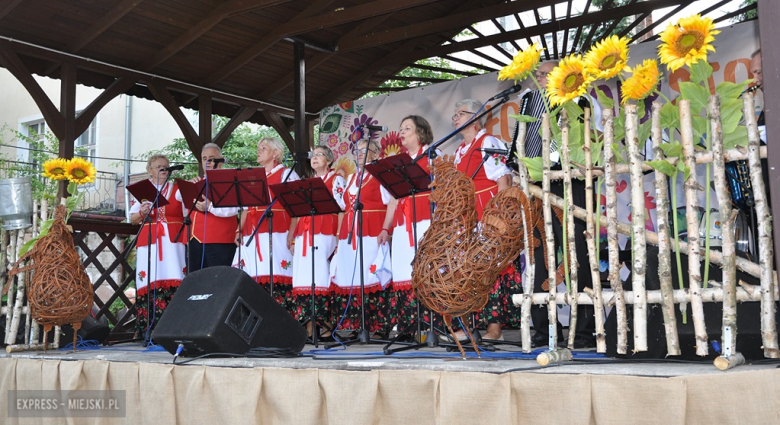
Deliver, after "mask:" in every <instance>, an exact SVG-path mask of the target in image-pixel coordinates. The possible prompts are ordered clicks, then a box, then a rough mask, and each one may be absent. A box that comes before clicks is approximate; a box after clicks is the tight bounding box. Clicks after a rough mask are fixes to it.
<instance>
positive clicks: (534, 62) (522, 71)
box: [498, 43, 542, 81]
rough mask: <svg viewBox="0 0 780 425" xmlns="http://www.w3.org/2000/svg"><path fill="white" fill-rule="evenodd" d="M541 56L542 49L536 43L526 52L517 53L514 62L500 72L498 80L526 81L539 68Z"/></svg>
mask: <svg viewBox="0 0 780 425" xmlns="http://www.w3.org/2000/svg"><path fill="white" fill-rule="evenodd" d="M541 54H542V48H541V47H539V45H538V44H536V43H534V44H532V45H530V46H528V47H527V48H526V49H525V50H521V51H519V52H517V54H516V55H515V57H514V59H512V62H511V63H510V64H509V65H507V66H505V67H503V68H502V69H501V71H499V72H498V79H499V80H510V79H512V80H515V81H521V80H525V79H526V78H528V76H530V75H531V74H532V73H533V72H534V71H535V70H536V68H537V67H539V58H540V56H541Z"/></svg>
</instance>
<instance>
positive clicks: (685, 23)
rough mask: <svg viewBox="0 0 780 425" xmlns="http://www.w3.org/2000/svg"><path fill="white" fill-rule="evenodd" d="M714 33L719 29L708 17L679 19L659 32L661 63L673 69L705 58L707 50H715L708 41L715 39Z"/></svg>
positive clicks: (698, 16) (694, 16)
mask: <svg viewBox="0 0 780 425" xmlns="http://www.w3.org/2000/svg"><path fill="white" fill-rule="evenodd" d="M716 34H720V31H718V30H716V29H715V24H714V23H713V22H712V19H710V18H702V17H701V15H693V16H689V17H687V18H682V19H680V20H679V21H677V23H676V24H673V25H669V26H668V27H666V29H665V30H664V32H663V33H661V45H660V46H658V55H659V57H660V58H661V63H663V64H666V66H667V67H668V68H669V70H671V71H675V70H677V69H678V68H680V67H682V66H683V65H688V66H690V65H691V64H693V63H695V62H697V61H698V60H699V59H703V60H707V51H708V50H709V51H713V52H714V51H715V48H714V47H713V46H712V44H710V43H712V42H713V41H715V35H716Z"/></svg>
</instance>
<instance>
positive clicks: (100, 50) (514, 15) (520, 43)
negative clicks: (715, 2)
mask: <svg viewBox="0 0 780 425" xmlns="http://www.w3.org/2000/svg"><path fill="white" fill-rule="evenodd" d="M692 2H693V0H648V1H636V0H632V1H630V2H629V3H628V4H626V5H625V6H618V7H615V2H614V1H611V0H608V1H607V3H606V5H605V6H604V7H603V8H602V10H597V9H596V8H595V7H593V6H592V4H591V0H587V1H585V7H584V9H583V10H582V11H579V12H578V11H577V7H576V5H574V3H575V2H574V0H568V1H556V0H524V1H505V0H438V1H436V0H390V1H388V0H375V1H367V0H316V1H301V0H295V1H292V0H229V1H220V0H57V1H51V0H24V1H22V0H4V1H3V2H2V3H0V37H1V38H0V48H1V49H2V50H3V52H4V54H3V55H2V57H0V65H3V66H5V67H7V68H8V67H10V68H13V67H18V66H22V67H23V68H26V69H27V70H29V71H30V72H32V73H34V74H37V75H43V76H49V77H52V78H60V77H61V76H62V72H63V71H62V70H63V64H64V63H70V64H72V65H74V66H75V68H76V69H77V72H76V76H75V78H76V82H77V83H78V84H83V85H87V86H93V87H98V88H103V89H105V88H109V87H111V86H112V84H113V85H117V84H116V83H117V81H118V80H117V79H118V78H121V77H124V80H123V81H122V82H123V84H118V87H114V91H116V92H121V93H128V94H131V95H135V96H140V97H145V98H157V99H158V100H161V101H163V100H162V99H159V96H155V94H154V92H155V87H152V86H153V85H154V84H155V83H156V84H158V85H159V86H163V87H165V88H166V89H168V91H169V93H170V95H171V99H168V101H172V102H175V104H176V105H178V106H184V107H190V108H194V109H199V108H198V98H199V97H200V96H203V95H208V96H210V97H211V98H212V99H213V109H212V112H213V113H216V114H219V115H223V116H227V117H231V116H235V115H236V114H237V113H239V112H240V111H241V108H242V107H248V108H249V109H251V110H252V111H253V112H252V113H251V115H249V114H250V112H248V111H244V116H246V115H249V116H248V117H247V118H245V119H248V120H250V121H253V122H257V123H262V124H270V125H273V126H274V127H286V128H290V126H291V119H292V117H293V115H294V114H293V111H294V109H295V99H296V96H295V84H294V83H295V81H296V79H295V73H294V64H295V63H296V62H295V60H294V59H295V45H296V44H299V45H303V46H304V48H303V52H304V55H305V79H306V82H305V112H306V113H307V114H309V118H311V117H312V115H313V114H316V113H317V112H318V111H319V110H320V109H321V108H323V107H325V106H327V105H330V104H334V103H337V102H344V101H348V100H352V99H356V98H358V97H360V96H361V95H363V94H364V93H366V92H369V91H372V90H376V89H377V87H380V86H382V84H383V83H384V82H385V81H386V80H388V79H390V78H391V77H392V76H393V75H395V74H397V73H398V72H399V71H401V70H403V69H404V68H406V67H409V66H415V64H414V62H415V61H417V60H419V59H424V58H430V57H443V58H448V59H451V60H453V61H455V62H460V63H465V64H467V65H471V66H473V67H475V68H480V69H483V70H486V71H491V70H495V69H498V68H499V67H500V66H501V65H503V64H505V63H507V62H508V61H509V60H511V56H512V53H511V52H508V51H507V50H506V49H505V48H503V47H502V43H511V44H512V45H513V46H514V48H515V49H517V48H520V47H524V46H525V45H526V44H527V43H529V42H532V41H541V42H542V43H543V44H544V45H545V47H546V48H547V55H548V56H549V57H553V58H555V57H562V56H564V55H565V54H567V53H569V52H571V51H572V50H573V49H574V48H575V46H577V45H578V44H582V43H584V45H586V46H587V45H589V44H590V43H592V42H594V41H596V40H593V35H594V33H595V31H593V30H592V29H593V28H594V27H595V25H597V24H604V23H606V24H609V25H611V26H612V28H614V26H615V25H617V23H618V22H619V21H620V19H621V18H623V17H625V16H631V17H632V18H631V19H632V20H633V21H632V22H633V23H632V25H631V27H630V28H628V29H627V30H626V31H624V32H627V31H629V30H634V29H635V27H636V26H637V25H640V26H641V25H643V22H644V21H645V18H647V17H648V16H650V13H651V12H652V11H653V10H656V9H659V8H663V7H670V6H672V7H674V11H678V10H680V9H683V8H684V7H686V6H688V5H689V4H691V3H692ZM728 2H729V0H724V1H722V2H720V4H725V3H728ZM579 3H582V2H579ZM556 4H557V5H558V6H557V7H555V6H554V5H556ZM716 7H717V6H716ZM716 7H713V8H711V9H713V10H714V9H715V8H716ZM561 10H564V11H565V13H563V14H561V13H560V12H558V11H561ZM524 12H532V13H533V15H534V21H535V23H534V22H532V23H531V24H528V23H523V21H522V20H521V18H520V15H521V14H522V13H524ZM502 18H503V19H504V22H505V21H506V20H510V21H515V22H517V24H515V25H513V27H514V29H512V30H507V29H505V28H504V27H505V26H506V25H503V24H500V23H499V19H502ZM491 20H492V21H493V23H495V25H496V28H497V31H496V32H495V33H494V34H490V35H486V34H482V33H480V32H479V31H477V30H476V28H475V27H474V24H475V23H477V22H481V21H491ZM518 27H519V28H518ZM464 29H470V30H471V32H472V33H473V34H474V36H473V37H472V38H470V39H467V40H461V39H459V40H455V38H454V37H455V36H456V35H457V34H459V33H461V32H462V31H463V30H464ZM650 29H652V26H650V27H647V26H644V30H642V31H640V32H639V33H637V34H636V35H635V36H634V38H638V37H641V36H643V35H644V34H645V33H646V32H647V31H649V30H650ZM550 40H552V45H547V44H548V41H550ZM559 40H562V43H559ZM491 47H492V49H494V50H490V48H491ZM463 51H470V52H472V53H475V54H476V55H478V56H480V57H483V58H485V59H486V60H488V63H490V64H491V65H482V64H475V63H472V62H470V61H467V60H463V59H458V58H456V57H455V56H454V55H455V54H457V53H458V52H463ZM9 55H10V56H11V57H9ZM424 82H432V81H424ZM159 88H160V87H158V88H157V89H158V91H159Z"/></svg>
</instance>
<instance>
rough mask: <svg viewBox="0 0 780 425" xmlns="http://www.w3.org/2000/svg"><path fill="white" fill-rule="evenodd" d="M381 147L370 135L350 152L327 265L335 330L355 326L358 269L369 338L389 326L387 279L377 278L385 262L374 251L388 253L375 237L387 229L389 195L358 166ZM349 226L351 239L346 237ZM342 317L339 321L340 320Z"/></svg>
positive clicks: (358, 302)
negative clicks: (357, 210) (353, 166)
mask: <svg viewBox="0 0 780 425" xmlns="http://www.w3.org/2000/svg"><path fill="white" fill-rule="evenodd" d="M380 152H381V146H380V144H379V142H377V141H376V140H370V141H366V140H361V141H360V142H358V144H357V151H356V153H355V157H356V158H357V164H358V168H357V171H356V172H355V173H354V174H351V175H350V176H349V177H348V178H347V188H346V191H345V192H346V195H345V196H344V202H345V204H346V208H345V209H344V211H345V212H344V217H343V219H342V220H341V223H340V225H339V241H338V245H337V246H336V254H335V255H334V257H333V262H332V264H331V269H333V272H332V273H331V290H332V292H333V299H332V300H331V313H332V315H333V316H332V317H333V322H334V323H336V324H339V329H360V326H361V323H360V306H361V301H362V300H361V297H360V274H361V273H363V281H364V285H365V294H366V299H365V302H366V304H365V310H366V329H367V330H368V331H369V332H373V333H374V336H375V337H380V338H381V337H385V336H386V335H387V334H388V333H389V332H390V329H391V328H392V325H393V323H392V319H393V317H392V315H391V310H390V300H389V296H391V292H390V290H389V288H387V287H386V286H385V285H386V284H387V283H389V282H388V281H384V280H383V279H382V273H384V272H387V270H384V269H385V265H386V264H387V263H389V261H385V262H383V263H382V264H377V257H381V255H380V253H386V255H387V256H388V257H389V255H390V246H389V244H387V243H386V244H384V246H380V245H379V237H380V236H381V235H382V234H384V235H386V234H387V233H388V230H387V229H383V228H382V224H383V223H384V221H385V216H386V215H387V204H388V203H389V202H390V201H391V199H392V197H391V196H389V194H388V193H387V192H386V191H383V190H381V185H380V184H379V182H378V181H377V180H376V179H375V178H374V177H373V176H371V174H369V173H368V172H366V173H363V175H362V181H360V178H361V167H363V163H364V161H367V162H371V161H373V160H375V159H376V158H378V157H379V153H380ZM358 187H360V203H361V204H362V205H363V220H362V223H363V226H362V245H363V268H362V269H361V264H360V256H359V255H358V253H359V252H360V243H359V241H358V236H359V235H361V233H359V229H358V227H359V226H358V223H357V221H358V218H357V216H358V215H357V214H354V206H355V204H356V203H357V195H358ZM350 231H352V240H351V241H350V240H348V238H349V234H350ZM342 319H343V320H342Z"/></svg>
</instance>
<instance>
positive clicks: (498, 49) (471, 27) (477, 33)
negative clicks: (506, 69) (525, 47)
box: [469, 25, 514, 61]
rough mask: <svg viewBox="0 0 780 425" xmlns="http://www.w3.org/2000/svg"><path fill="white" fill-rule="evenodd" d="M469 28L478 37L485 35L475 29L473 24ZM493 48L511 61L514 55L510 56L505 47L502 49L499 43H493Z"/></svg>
mask: <svg viewBox="0 0 780 425" xmlns="http://www.w3.org/2000/svg"><path fill="white" fill-rule="evenodd" d="M469 30H471V32H473V33H474V34H476V35H477V37H479V38H485V36H484V35H483V34H482V33H481V32H479V31H477V29H476V28H474V26H473V25H472V26H470V27H469ZM500 32H506V31H500ZM512 41H513V42H514V40H512ZM493 48H494V49H496V50H497V51H498V52H499V53H501V54H503V55H504V56H506V57H507V58H508V59H509V60H510V61H511V60H512V59H514V56H512V55H511V54H510V53H509V52H507V51H506V49H504V48H503V47H501V45H499V44H495V45H493Z"/></svg>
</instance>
